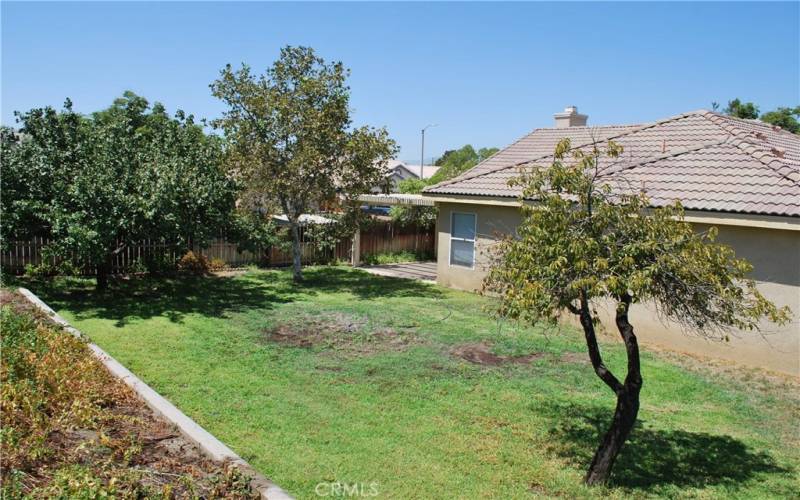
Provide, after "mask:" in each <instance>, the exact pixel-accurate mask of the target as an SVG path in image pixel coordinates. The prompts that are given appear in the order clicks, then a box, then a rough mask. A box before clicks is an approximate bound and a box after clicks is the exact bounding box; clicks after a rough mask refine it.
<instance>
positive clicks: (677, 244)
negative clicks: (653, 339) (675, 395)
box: [485, 140, 789, 335]
mask: <svg viewBox="0 0 800 500" xmlns="http://www.w3.org/2000/svg"><path fill="white" fill-rule="evenodd" d="M570 148H571V145H570V142H569V141H568V140H564V141H562V142H561V143H559V145H558V147H557V148H556V151H555V161H554V162H553V164H552V165H551V166H549V167H547V168H534V169H532V170H530V171H523V173H522V174H521V176H520V177H519V178H518V179H517V180H516V181H515V182H516V183H519V184H520V185H522V187H523V198H524V199H526V200H536V201H535V203H533V204H529V203H525V204H524V205H523V209H522V210H523V220H522V223H521V224H520V226H519V228H518V231H517V233H518V236H519V237H518V238H508V239H506V240H504V241H502V243H501V244H500V245H499V246H498V248H497V253H496V254H495V262H494V266H493V267H492V269H491V271H490V273H489V275H488V276H487V279H486V282H485V289H486V290H488V291H492V292H494V293H496V294H497V295H499V297H500V298H501V304H500V306H499V308H498V311H497V312H498V313H499V314H500V315H501V316H506V317H512V318H518V319H521V320H525V321H530V322H536V321H539V320H548V321H555V320H556V319H557V318H558V317H559V315H560V314H561V313H562V312H563V311H565V310H570V311H574V310H575V309H576V308H577V305H576V304H577V303H579V302H580V301H581V300H582V299H585V300H586V301H588V302H593V301H594V302H598V301H602V300H603V299H611V300H616V301H620V302H624V301H625V299H626V297H630V300H631V301H632V302H633V303H636V302H651V303H654V304H655V305H656V306H657V308H658V310H659V311H660V313H661V314H662V315H663V316H665V317H668V318H670V319H672V320H675V321H677V322H679V323H680V324H682V325H684V326H685V327H687V328H690V329H694V330H698V331H700V332H703V334H705V335H714V334H722V332H724V331H725V329H727V328H729V327H738V328H743V329H754V328H757V326H758V321H759V320H760V319H761V318H763V317H766V318H768V319H770V320H772V321H775V322H778V323H783V322H785V321H787V320H788V316H789V311H788V309H787V308H784V309H778V308H776V307H775V305H774V304H772V303H771V302H770V301H768V300H767V299H766V298H764V296H763V295H762V294H761V293H760V292H759V291H758V289H757V288H756V284H755V282H754V281H753V280H752V279H749V278H748V277H747V274H748V273H749V272H750V271H751V269H752V266H751V265H750V264H749V263H747V262H746V261H744V260H742V259H737V258H735V256H734V253H733V250H732V249H731V248H729V247H727V246H724V245H719V244H715V243H714V238H715V235H716V230H715V229H712V230H710V231H708V232H707V233H696V232H695V231H694V230H693V228H692V226H691V225H690V224H689V223H687V222H684V221H683V210H682V208H681V206H680V204H678V203H676V204H674V205H672V206H668V207H665V208H658V209H652V210H651V209H650V208H649V203H648V200H647V198H646V196H645V195H644V194H643V193H640V192H635V191H634V190H622V189H620V188H617V190H616V192H612V187H611V182H612V181H608V182H603V181H601V180H598V179H597V171H598V170H597V169H598V162H599V161H600V160H601V159H602V157H604V156H608V157H610V158H612V159H613V158H616V157H617V156H618V155H619V154H620V153H621V151H622V148H621V147H620V146H618V145H616V144H614V143H613V142H609V143H608V147H607V148H606V149H605V150H604V151H602V150H601V149H599V147H594V148H593V150H592V151H590V152H583V151H582V150H574V151H572V152H571V155H572V158H573V159H574V161H573V162H568V161H567V157H568V155H569V154H570ZM597 305H599V304H597Z"/></svg>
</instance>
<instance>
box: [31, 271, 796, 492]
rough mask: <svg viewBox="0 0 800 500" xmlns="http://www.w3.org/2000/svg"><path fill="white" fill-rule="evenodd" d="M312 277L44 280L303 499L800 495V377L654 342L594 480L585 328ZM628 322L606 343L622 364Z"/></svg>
mask: <svg viewBox="0 0 800 500" xmlns="http://www.w3.org/2000/svg"><path fill="white" fill-rule="evenodd" d="M306 278H307V279H306V281H305V283H303V284H302V285H294V284H293V283H292V282H291V279H290V274H289V273H288V272H286V271H257V270H253V271H250V272H248V273H246V274H244V275H241V276H234V277H219V278H191V277H189V278H176V279H141V280H132V281H126V282H121V283H118V284H117V285H116V286H115V288H114V289H113V290H112V291H110V292H108V293H106V294H104V295H97V294H95V293H94V292H92V291H91V283H90V282H88V281H81V280H66V281H64V280H62V281H59V282H54V283H50V284H46V283H39V284H30V286H31V287H32V288H33V289H34V291H35V292H37V293H39V294H40V296H42V298H43V299H45V300H46V301H47V302H48V303H49V304H50V305H51V306H52V307H54V308H55V309H56V310H57V311H59V312H60V313H62V314H63V315H64V316H65V317H66V318H67V319H68V320H69V321H71V322H72V323H73V324H74V325H75V326H76V327H78V328H79V329H81V330H82V331H83V332H85V333H86V334H88V335H89V336H90V337H91V338H92V339H93V340H94V341H95V342H97V343H98V344H99V345H100V346H101V347H103V348H104V349H106V350H107V351H108V352H109V353H110V354H111V355H113V356H115V357H116V358H117V359H118V360H119V361H121V362H122V363H123V364H125V365H126V366H127V367H129V368H130V369H131V370H132V371H133V372H135V373H136V374H137V375H139V376H140V377H141V378H143V379H144V380H145V381H146V382H147V383H149V384H151V385H152V386H153V387H154V388H155V389H156V390H158V391H159V392H160V393H161V394H163V395H164V396H166V397H167V398H168V399H170V400H171V401H172V402H174V403H175V404H176V405H177V406H178V407H180V408H181V409H182V410H183V411H185V412H186V413H187V414H189V415H190V416H191V417H192V418H194V419H195V420H197V421H198V422H199V423H200V424H201V425H202V426H204V427H205V428H207V429H208V430H209V431H210V432H212V433H213V434H215V435H216V436H217V437H219V438H220V439H221V440H223V441H224V442H226V443H227V444H228V445H230V446H231V447H232V448H233V449H234V450H236V451H237V452H238V453H240V454H241V455H242V456H243V457H244V458H245V459H246V460H248V461H250V462H251V463H252V464H253V465H254V466H256V467H257V468H259V469H260V470H261V471H263V472H264V473H265V474H266V475H268V476H269V477H270V478H272V479H273V480H274V481H276V482H277V483H278V484H279V485H281V486H282V487H283V488H285V489H287V490H288V491H289V492H290V493H292V494H293V495H295V496H296V497H297V498H316V494H315V488H316V487H317V485H318V484H319V483H326V484H329V483H332V482H341V483H346V484H348V485H354V484H355V485H360V486H361V487H362V488H363V489H364V491H366V492H368V493H369V492H371V491H372V490H371V489H370V488H375V489H377V491H378V493H379V494H380V495H381V496H388V497H397V498H452V497H462V498H474V497H481V496H484V497H488V496H491V497H497V498H524V497H530V496H548V497H549V496H565V497H584V498H604V497H612V498H623V497H629V496H635V497H649V496H666V497H687V498H688V497H692V498H696V497H702V498H748V499H750V498H769V497H775V498H781V497H784V498H785V497H792V496H795V497H796V496H797V491H798V489H797V486H798V483H797V471H798V465H800V451H798V450H800V443H799V442H798V433H797V429H798V424H799V423H800V415H799V414H798V400H797V392H796V386H792V385H791V384H790V386H789V389H787V387H784V386H781V385H780V384H777V383H762V384H750V383H748V384H745V383H744V379H737V378H736V377H730V376H725V377H723V376H720V375H718V374H715V373H713V372H704V371H702V370H700V369H693V368H687V367H686V366H678V365H676V364H673V363H672V362H670V361H669V360H667V359H666V358H663V357H660V356H657V355H654V354H651V353H647V352H645V353H644V354H643V373H644V381H645V382H644V389H643V391H642V408H641V412H640V420H639V424H638V426H637V428H636V429H635V430H634V432H633V435H632V437H631V440H630V442H629V443H628V444H627V445H626V447H625V448H624V449H623V453H622V455H621V457H620V460H619V461H618V463H617V467H616V469H615V473H614V475H613V479H612V482H611V484H610V485H609V486H608V487H602V488H595V489H589V488H586V487H584V486H582V485H581V478H582V475H583V472H584V468H585V466H586V464H587V463H588V461H589V459H590V458H591V454H592V452H593V451H594V449H595V447H596V445H597V443H598V441H599V437H600V435H601V432H602V430H603V428H604V427H605V426H606V425H607V423H608V422H609V421H610V417H611V413H612V411H613V404H614V402H613V395H612V394H611V393H610V392H609V391H608V389H607V388H606V387H605V386H604V385H603V384H602V383H601V382H600V381H599V380H598V379H597V378H596V377H595V375H594V373H593V372H592V370H591V367H590V365H589V364H588V363H586V362H585V361H584V360H585V359H586V355H585V352H584V346H583V344H582V342H581V338H580V336H579V335H578V334H577V332H576V331H575V330H573V329H571V328H568V327H565V328H563V330H562V331H560V332H544V331H542V330H539V329H534V328H530V327H522V326H519V325H514V324H508V323H505V324H503V323H498V322H497V321H495V320H492V319H491V318H490V316H489V315H488V314H487V312H486V311H485V309H486V307H487V306H491V303H490V301H489V299H486V298H482V297H479V296H477V295H473V294H468V293H463V292H457V291H453V290H447V289H443V288H440V287H437V286H434V285H427V284H423V283H419V282H414V281H408V280H398V279H391V278H382V277H377V276H372V275H368V274H366V273H363V272H361V271H358V270H352V269H347V268H337V267H317V268H310V269H308V270H307V271H306ZM633 319H634V320H635V318H633ZM612 339H613V338H612V337H609V338H608V339H607V340H606V341H605V342H604V345H603V349H604V353H605V356H606V358H607V360H608V363H609V364H610V365H611V367H612V369H615V370H617V371H622V369H623V366H624V362H625V358H624V350H623V349H621V346H620V344H619V343H618V342H616V341H615V340H612ZM471 343H475V344H477V343H484V344H485V343H489V344H490V345H491V346H492V347H491V348H492V350H493V352H494V353H496V354H497V355H498V356H502V357H507V358H511V357H513V356H521V355H525V354H530V353H534V352H535V353H540V354H541V355H540V356H539V357H538V358H537V359H536V360H534V361H533V362H531V363H527V364H523V363H504V364H500V365H497V366H484V365H477V364H472V363H470V362H467V361H465V360H463V359H460V358H457V357H455V356H453V355H452V354H451V352H452V350H453V349H454V348H455V347H456V346H462V347H463V345H464V344H471ZM326 487H329V486H323V487H322V488H323V491H325V490H324V489H325V488H326Z"/></svg>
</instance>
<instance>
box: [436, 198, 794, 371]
mask: <svg viewBox="0 0 800 500" xmlns="http://www.w3.org/2000/svg"><path fill="white" fill-rule="evenodd" d="M437 205H438V206H439V218H438V221H437V231H438V241H439V244H438V247H437V248H438V259H437V260H438V263H437V280H438V282H439V284H441V285H444V286H449V287H453V288H458V289H461V290H469V291H475V290H479V289H480V287H481V284H482V281H483V277H484V276H485V275H486V271H487V269H488V260H487V257H486V250H487V249H488V248H489V247H490V246H491V245H492V244H493V243H494V242H495V241H496V234H497V233H506V234H512V233H513V232H514V230H515V228H516V227H517V225H518V224H519V222H520V215H519V209H518V208H516V207H503V206H493V205H476V204H467V203H438V204H437ZM454 211H455V212H461V213H473V214H475V215H476V233H477V235H476V251H475V256H476V258H475V261H476V262H475V268H474V269H468V268H464V267H458V266H451V265H450V259H449V257H450V221H451V214H452V213H453V212H454ZM695 226H696V227H697V229H698V230H700V231H702V230H706V229H708V225H706V224H696V225H695ZM717 227H718V229H719V237H718V241H719V242H720V243H725V244H727V245H730V246H731V247H732V248H733V249H734V250H735V251H736V255H737V256H738V257H743V258H745V259H747V260H748V261H750V262H751V263H752V264H753V267H754V269H753V273H752V277H753V278H754V279H755V280H756V281H757V282H758V286H759V289H760V290H761V292H762V293H763V294H764V295H765V296H766V297H767V298H769V299H770V300H772V301H773V302H775V303H776V304H777V305H779V306H784V305H786V306H789V308H790V309H791V310H792V312H793V314H794V318H793V320H792V322H791V323H790V324H788V325H786V326H783V327H778V326H776V325H774V324H770V323H764V324H763V325H762V331H761V333H760V334H759V333H758V332H733V334H732V335H731V336H730V341H729V342H712V341H708V340H704V339H703V338H701V337H699V336H697V335H693V334H691V333H685V332H683V331H681V329H680V328H679V327H678V326H677V325H675V324H670V323H667V324H665V323H662V321H661V320H660V319H659V318H658V316H657V315H656V314H655V311H654V310H653V309H652V307H649V306H646V305H636V306H634V307H633V308H632V310H631V319H632V323H633V324H634V327H635V329H636V333H637V336H638V337H639V339H640V342H641V343H643V344H655V345H660V346H663V347H666V348H669V349H673V350H678V351H684V352H689V353H693V354H699V355H704V356H710V357H715V358H720V359H726V360H730V361H735V362H738V363H742V364H747V365H751V366H758V367H762V368H767V369H770V370H775V371H780V372H784V373H789V374H792V375H795V376H800V231H792V230H780V229H766V228H760V227H739V226H717ZM599 310H600V314H601V320H602V322H603V324H604V328H605V329H607V330H610V331H611V332H612V333H613V332H614V331H615V330H612V329H613V328H614V322H613V317H612V316H611V314H610V313H613V307H600V309H599Z"/></svg>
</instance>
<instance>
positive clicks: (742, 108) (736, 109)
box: [723, 97, 758, 120]
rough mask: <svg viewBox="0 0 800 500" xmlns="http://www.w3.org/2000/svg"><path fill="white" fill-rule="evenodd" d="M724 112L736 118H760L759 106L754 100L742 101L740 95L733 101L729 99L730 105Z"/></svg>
mask: <svg viewBox="0 0 800 500" xmlns="http://www.w3.org/2000/svg"><path fill="white" fill-rule="evenodd" d="M723 112H724V113H725V114H726V115H730V116H735V117H736V118H744V119H748V120H755V119H756V118H758V106H756V105H755V104H753V103H752V102H742V101H740V100H739V98H738V97H737V98H736V99H734V100H732V101H728V107H726V108H725V109H724V110H723Z"/></svg>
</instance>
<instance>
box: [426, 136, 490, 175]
mask: <svg viewBox="0 0 800 500" xmlns="http://www.w3.org/2000/svg"><path fill="white" fill-rule="evenodd" d="M497 151H498V149H497V148H481V149H479V150H478V151H475V148H473V147H472V145H470V144H467V145H465V146H463V147H461V148H460V149H451V150H448V151H445V152H444V154H443V155H442V156H441V157H440V158H439V159H438V160H436V163H435V164H436V166H438V167H439V170H438V171H437V172H436V173H435V174H434V175H432V176H431V178H430V182H429V183H430V184H436V183H439V182H442V181H446V180H447V179H452V178H453V177H455V176H457V175H460V174H462V173H464V172H466V171H467V170H469V169H471V168H472V167H474V166H475V165H477V164H478V163H480V162H482V161H483V160H485V159H487V158H489V157H490V156H492V155H493V154H495V153H496V152H497Z"/></svg>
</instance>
